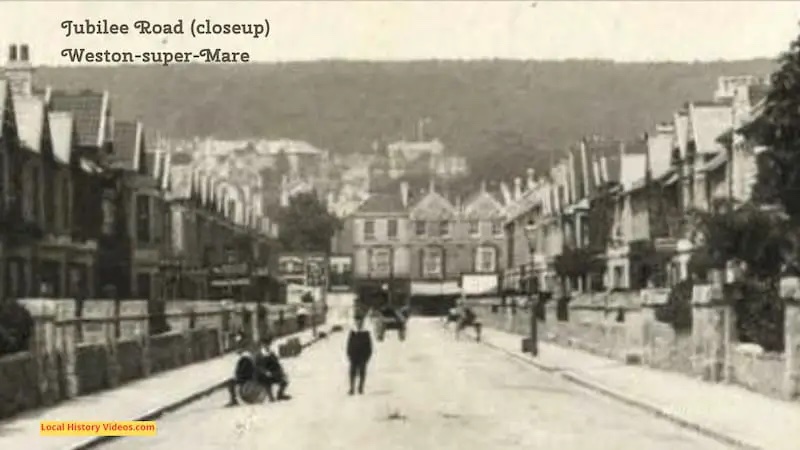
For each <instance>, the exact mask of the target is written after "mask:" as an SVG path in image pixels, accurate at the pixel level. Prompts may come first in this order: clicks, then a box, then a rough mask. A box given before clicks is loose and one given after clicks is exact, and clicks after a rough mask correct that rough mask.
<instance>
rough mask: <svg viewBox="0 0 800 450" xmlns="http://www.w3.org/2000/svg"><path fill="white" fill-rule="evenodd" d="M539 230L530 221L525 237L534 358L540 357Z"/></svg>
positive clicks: (531, 348)
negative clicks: (536, 258) (536, 269)
mask: <svg viewBox="0 0 800 450" xmlns="http://www.w3.org/2000/svg"><path fill="white" fill-rule="evenodd" d="M537 233H538V230H537V229H536V225H535V224H534V223H533V220H529V221H528V224H527V225H525V237H526V238H527V239H528V249H529V251H530V256H531V258H530V260H531V270H530V274H529V275H528V276H529V279H528V280H527V281H524V282H525V283H526V285H527V286H526V289H525V291H526V293H527V294H528V307H529V308H530V310H531V317H530V320H531V323H530V333H531V335H530V338H529V339H530V344H529V346H528V351H529V352H530V353H531V355H532V356H538V355H539V333H538V330H537V328H538V322H537V318H536V310H537V306H538V303H539V298H538V295H534V292H533V291H534V270H533V256H534V252H535V251H536V237H537Z"/></svg>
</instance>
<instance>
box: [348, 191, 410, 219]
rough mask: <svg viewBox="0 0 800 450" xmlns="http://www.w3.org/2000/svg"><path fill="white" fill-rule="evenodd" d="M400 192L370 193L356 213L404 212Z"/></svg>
mask: <svg viewBox="0 0 800 450" xmlns="http://www.w3.org/2000/svg"><path fill="white" fill-rule="evenodd" d="M405 210H406V209H405V208H404V207H403V199H402V198H400V194H398V193H394V194H388V193H387V194H383V193H382V194H372V195H370V196H369V198H367V200H366V201H365V202H364V203H362V204H361V206H360V207H359V208H358V210H357V211H356V214H376V213H387V214H398V213H403V212H405Z"/></svg>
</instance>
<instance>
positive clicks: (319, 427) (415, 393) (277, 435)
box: [0, 317, 729, 450]
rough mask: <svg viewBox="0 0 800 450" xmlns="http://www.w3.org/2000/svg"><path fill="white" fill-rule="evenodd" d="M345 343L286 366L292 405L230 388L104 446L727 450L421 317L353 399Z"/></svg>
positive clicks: (340, 337) (381, 354) (392, 344)
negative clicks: (145, 432)
mask: <svg viewBox="0 0 800 450" xmlns="http://www.w3.org/2000/svg"><path fill="white" fill-rule="evenodd" d="M486 331H487V336H488V337H490V338H493V339H494V341H493V342H495V344H496V345H500V344H499V340H498V339H496V337H495V335H494V334H493V333H492V332H491V330H486ZM345 339H346V333H335V334H332V335H330V337H329V338H328V339H325V340H323V341H321V342H320V343H318V344H316V345H314V346H313V347H310V348H309V349H308V350H307V351H306V352H305V353H304V355H303V357H301V358H297V359H293V360H289V361H287V366H288V373H289V377H290V380H291V384H290V387H289V393H290V394H291V395H292V396H293V398H292V399H291V400H289V401H286V402H278V403H265V404H261V405H241V406H239V407H236V408H224V407H223V405H224V404H225V403H226V401H227V393H226V392H219V391H218V392H214V393H212V394H211V395H209V396H207V397H204V398H201V399H199V400H197V401H196V402H193V403H191V404H189V405H187V406H185V407H183V408H181V409H178V410H175V411H173V412H171V413H169V414H165V415H164V416H162V417H161V418H159V420H158V422H157V424H158V434H157V435H156V436H151V437H127V438H121V439H116V440H113V441H110V442H108V443H107V444H105V445H104V447H108V448H109V449H111V450H126V449H128V450H133V449H139V450H144V449H147V450H150V449H152V450H167V449H169V450H173V449H175V448H192V449H197V450H204V449H227V448H246V449H260V448H263V449H270V450H279V449H287V450H289V449H291V450H305V449H308V450H312V449H313V450H319V449H325V450H337V449H347V450H352V449H354V448H365V447H371V446H374V447H376V448H381V449H382V450H395V449H409V450H412V449H413V450H419V449H434V448H435V449H458V450H470V449H481V450H483V449H487V450H488V449H497V450H502V449H526V450H527V449H531V448H539V449H595V448H609V449H622V450H624V449H632V450H640V449H648V450H651V449H653V450H659V449H663V450H680V449H709V450H710V449H725V448H729V446H728V445H726V444H723V443H720V442H718V441H715V440H713V439H710V438H708V437H706V436H704V435H702V434H699V433H696V432H694V431H692V430H687V429H685V428H682V427H679V426H677V425H675V424H673V423H671V422H669V421H666V420H663V419H660V418H658V417H655V416H653V415H652V414H649V413H647V412H643V411H642V410H641V409H637V408H633V407H631V406H629V405H627V404H625V403H622V402H618V401H615V400H612V399H610V398H608V397H607V396H604V395H599V394H597V393H596V392H594V391H592V390H588V389H585V388H583V387H580V386H578V385H575V384H574V383H571V382H569V381H567V380H565V379H562V378H561V377H558V376H554V374H553V373H551V372H547V371H543V370H539V369H537V368H536V367H534V366H532V365H530V364H529V363H528V362H525V361H523V360H522V359H520V358H516V357H509V355H508V354H505V353H503V352H499V351H497V350H496V349H495V348H491V347H489V346H486V345H481V344H478V343H476V342H475V341H474V340H470V339H466V338H462V339H460V340H456V339H455V337H454V336H453V333H452V331H448V330H445V329H444V328H443V327H442V325H441V324H440V323H438V322H436V321H432V320H429V319H422V318H413V317H412V319H411V321H410V323H409V328H408V336H407V339H406V340H405V341H404V342H400V341H399V339H398V338H397V337H396V335H393V333H392V334H389V335H387V338H386V340H385V341H383V342H380V343H376V344H375V352H374V355H373V359H372V361H371V362H370V367H369V374H368V380H367V385H366V392H365V394H364V395H356V396H349V395H348V393H347V388H348V386H347V361H346V357H345V351H344V350H345V349H344V347H345ZM515 340H516V344H517V346H518V344H519V338H518V337H517V338H516V339H515ZM40 439H45V438H40ZM36 444H37V443H36V442H29V445H31V446H32V448H37V447H38V446H37V445H36ZM0 445H2V443H0Z"/></svg>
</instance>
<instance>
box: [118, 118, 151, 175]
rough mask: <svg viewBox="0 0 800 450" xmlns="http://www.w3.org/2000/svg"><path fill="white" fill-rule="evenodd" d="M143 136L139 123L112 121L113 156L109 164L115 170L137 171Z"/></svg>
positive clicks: (140, 157)
mask: <svg viewBox="0 0 800 450" xmlns="http://www.w3.org/2000/svg"><path fill="white" fill-rule="evenodd" d="M143 134H144V133H143V130H142V124H141V122H139V121H135V122H130V121H121V120H117V121H114V154H113V155H112V156H111V158H110V161H109V164H110V165H111V166H112V167H114V168H115V169H122V170H129V171H132V172H136V171H138V170H139V165H140V164H141V162H142V161H141V159H142V145H143V144H144V142H143Z"/></svg>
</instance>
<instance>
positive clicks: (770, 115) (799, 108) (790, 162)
mask: <svg viewBox="0 0 800 450" xmlns="http://www.w3.org/2000/svg"><path fill="white" fill-rule="evenodd" d="M778 62H779V68H778V70H777V71H775V72H774V73H773V74H772V77H771V85H770V88H769V91H768V93H767V97H766V99H765V103H764V109H763V112H762V113H761V114H760V115H759V116H758V117H757V118H756V119H755V120H754V121H753V122H752V123H750V124H749V125H747V126H745V127H744V128H743V129H742V132H743V134H744V135H745V137H747V138H749V139H752V140H754V141H755V142H758V143H759V144H761V145H764V146H766V147H768V148H769V151H768V152H765V153H763V154H762V155H760V157H759V166H760V167H759V171H758V172H759V174H758V179H757V183H756V188H755V191H754V196H755V197H756V198H757V200H759V201H761V202H766V203H771V204H778V205H781V206H782V207H783V208H784V210H785V211H786V213H787V214H789V216H790V217H791V218H792V221H793V222H794V223H796V224H797V223H800V36H798V37H797V38H796V39H795V40H794V41H793V42H792V43H791V44H790V46H789V50H788V51H786V52H784V53H783V54H782V55H781V56H780V58H779V59H778Z"/></svg>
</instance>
